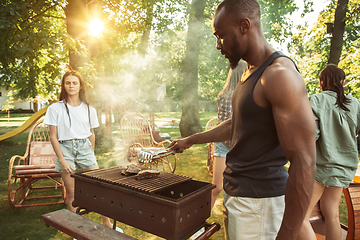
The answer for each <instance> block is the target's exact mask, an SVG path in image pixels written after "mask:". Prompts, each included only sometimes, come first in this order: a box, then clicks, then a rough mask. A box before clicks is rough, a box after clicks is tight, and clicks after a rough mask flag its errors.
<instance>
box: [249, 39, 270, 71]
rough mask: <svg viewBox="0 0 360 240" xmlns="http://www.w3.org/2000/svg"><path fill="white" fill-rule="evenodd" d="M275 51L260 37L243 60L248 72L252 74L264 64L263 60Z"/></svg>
mask: <svg viewBox="0 0 360 240" xmlns="http://www.w3.org/2000/svg"><path fill="white" fill-rule="evenodd" d="M273 52H275V50H274V49H273V48H272V47H271V46H270V45H269V43H268V42H267V41H266V39H265V38H264V37H263V36H261V37H260V38H259V39H257V40H255V41H254V44H252V45H251V46H250V49H249V51H248V54H247V56H245V58H247V59H245V58H244V60H245V61H246V62H247V63H248V69H247V70H248V71H250V72H252V71H254V70H255V69H257V68H258V67H260V66H261V64H263V62H265V60H266V59H267V58H268V57H269V56H270V55H271V54H272V53H273Z"/></svg>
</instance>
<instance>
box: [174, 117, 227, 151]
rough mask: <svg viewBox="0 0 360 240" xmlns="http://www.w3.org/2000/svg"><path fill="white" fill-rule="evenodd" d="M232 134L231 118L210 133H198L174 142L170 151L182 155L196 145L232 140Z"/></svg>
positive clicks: (209, 131)
mask: <svg viewBox="0 0 360 240" xmlns="http://www.w3.org/2000/svg"><path fill="white" fill-rule="evenodd" d="M230 132H231V118H230V119H228V120H226V121H224V122H222V123H221V124H219V125H217V126H216V127H214V128H212V129H210V130H208V131H205V132H201V133H196V134H193V135H191V136H189V137H187V138H184V139H181V140H175V141H172V142H171V144H170V145H169V147H168V150H170V151H175V152H177V153H182V152H183V151H184V150H185V149H188V148H190V147H191V146H192V145H194V144H202V143H209V142H223V141H226V140H229V139H230Z"/></svg>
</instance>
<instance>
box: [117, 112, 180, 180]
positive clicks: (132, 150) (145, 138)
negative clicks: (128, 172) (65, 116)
mask: <svg viewBox="0 0 360 240" xmlns="http://www.w3.org/2000/svg"><path fill="white" fill-rule="evenodd" d="M120 129H121V134H122V138H123V141H124V143H125V151H126V153H125V154H126V155H125V156H126V157H127V159H128V161H129V162H133V161H136V162H137V163H138V164H139V165H142V166H145V167H149V168H156V169H160V170H162V171H164V172H171V173H174V172H175V169H176V161H177V158H176V154H172V153H167V154H165V155H161V156H156V157H153V159H152V161H151V162H147V163H142V162H140V161H139V157H140V156H139V151H140V150H141V149H150V150H154V151H158V150H165V149H166V147H167V146H168V145H169V144H170V141H169V140H165V141H161V142H156V141H155V140H154V137H153V133H152V131H151V129H152V128H151V126H150V124H149V122H148V120H147V119H146V118H145V117H144V116H143V115H142V114H140V113H135V112H131V113H127V114H125V115H124V116H123V117H122V118H121V120H120Z"/></svg>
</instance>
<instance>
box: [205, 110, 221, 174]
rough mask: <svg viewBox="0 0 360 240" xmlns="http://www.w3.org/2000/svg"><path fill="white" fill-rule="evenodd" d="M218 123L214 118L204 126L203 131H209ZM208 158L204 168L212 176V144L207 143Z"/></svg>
mask: <svg viewBox="0 0 360 240" xmlns="http://www.w3.org/2000/svg"><path fill="white" fill-rule="evenodd" d="M217 123H218V118H217V117H214V118H212V119H210V120H209V121H208V122H207V123H206V126H205V130H209V129H211V128H213V127H215V126H216V125H217ZM207 146H208V157H207V161H206V167H207V169H208V172H209V174H210V176H212V175H213V162H214V143H213V142H211V143H208V144H207Z"/></svg>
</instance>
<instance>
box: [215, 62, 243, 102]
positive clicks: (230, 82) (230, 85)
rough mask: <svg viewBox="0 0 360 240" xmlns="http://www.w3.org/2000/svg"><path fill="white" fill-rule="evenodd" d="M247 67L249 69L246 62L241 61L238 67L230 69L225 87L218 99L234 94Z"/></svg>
mask: <svg viewBox="0 0 360 240" xmlns="http://www.w3.org/2000/svg"><path fill="white" fill-rule="evenodd" d="M246 67H247V64H246V62H244V61H242V60H240V61H239V64H238V65H237V67H236V68H235V69H231V68H230V70H229V74H228V76H227V79H226V82H225V85H224V87H223V89H222V90H221V91H220V93H219V95H218V98H220V97H222V96H225V95H229V94H232V92H233V91H234V90H235V88H236V86H237V84H238V83H239V81H240V79H241V76H242V74H243V72H244V71H245V69H246Z"/></svg>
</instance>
